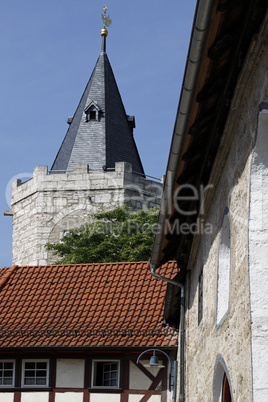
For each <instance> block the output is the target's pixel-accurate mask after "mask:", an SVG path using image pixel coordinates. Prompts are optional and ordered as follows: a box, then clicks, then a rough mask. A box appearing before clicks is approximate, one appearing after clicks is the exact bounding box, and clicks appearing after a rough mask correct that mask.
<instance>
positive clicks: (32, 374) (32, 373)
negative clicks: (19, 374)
mask: <svg viewBox="0 0 268 402" xmlns="http://www.w3.org/2000/svg"><path fill="white" fill-rule="evenodd" d="M25 377H35V371H34V370H25Z"/></svg>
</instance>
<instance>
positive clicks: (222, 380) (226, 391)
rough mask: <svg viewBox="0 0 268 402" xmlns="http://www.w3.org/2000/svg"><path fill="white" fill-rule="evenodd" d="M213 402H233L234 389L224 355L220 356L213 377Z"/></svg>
mask: <svg viewBox="0 0 268 402" xmlns="http://www.w3.org/2000/svg"><path fill="white" fill-rule="evenodd" d="M212 392H213V402H232V401H233V397H232V388H231V381H230V376H229V372H228V369H227V366H226V364H225V361H224V359H223V357H222V355H218V356H217V359H216V364H215V367H214V375H213V389H212Z"/></svg>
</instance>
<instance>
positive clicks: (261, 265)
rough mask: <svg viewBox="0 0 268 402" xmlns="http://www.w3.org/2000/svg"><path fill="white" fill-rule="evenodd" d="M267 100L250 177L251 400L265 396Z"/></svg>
mask: <svg viewBox="0 0 268 402" xmlns="http://www.w3.org/2000/svg"><path fill="white" fill-rule="evenodd" d="M267 189H268V103H266V104H263V105H262V107H261V110H260V113H259V118H258V130H257V136H256V145H255V147H254V150H253V158H252V163H251V180H250V214H249V275H250V299H251V321H252V329H251V333H252V337H251V343H252V371H253V373H252V378H253V400H254V401H255V402H257V401H258V402H262V401H265V400H266V399H267V398H268V354H267V345H268V194H267Z"/></svg>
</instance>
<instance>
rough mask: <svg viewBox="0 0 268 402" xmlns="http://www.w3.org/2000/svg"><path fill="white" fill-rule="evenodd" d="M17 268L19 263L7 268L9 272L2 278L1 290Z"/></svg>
mask: <svg viewBox="0 0 268 402" xmlns="http://www.w3.org/2000/svg"><path fill="white" fill-rule="evenodd" d="M17 268H18V265H12V267H9V268H7V272H6V273H5V274H4V275H3V276H2V278H1V279H0V290H1V289H2V288H3V287H4V286H5V284H6V283H7V281H8V280H9V278H10V277H11V275H12V274H13V272H14V271H15V270H16V269H17Z"/></svg>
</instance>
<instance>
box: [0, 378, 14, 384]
mask: <svg viewBox="0 0 268 402" xmlns="http://www.w3.org/2000/svg"><path fill="white" fill-rule="evenodd" d="M0 384H1V380H0ZM3 385H12V378H4V381H3Z"/></svg>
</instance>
